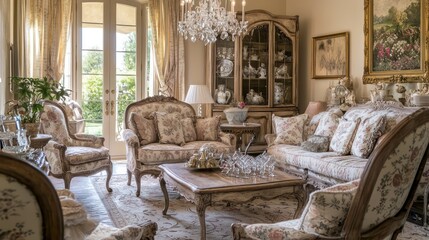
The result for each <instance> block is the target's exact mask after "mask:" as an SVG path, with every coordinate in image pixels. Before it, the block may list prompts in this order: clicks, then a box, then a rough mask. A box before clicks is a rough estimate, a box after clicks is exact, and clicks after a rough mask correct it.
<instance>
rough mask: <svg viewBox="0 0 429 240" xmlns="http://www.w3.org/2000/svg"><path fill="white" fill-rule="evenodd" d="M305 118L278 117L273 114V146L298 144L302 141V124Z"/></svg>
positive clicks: (302, 115)
mask: <svg viewBox="0 0 429 240" xmlns="http://www.w3.org/2000/svg"><path fill="white" fill-rule="evenodd" d="M307 118H308V115H307V114H301V115H298V116H294V117H278V116H275V115H274V114H273V122H274V125H275V127H276V131H277V137H276V139H275V140H274V144H291V145H298V144H300V143H301V142H302V140H303V133H304V124H305V122H306V121H307Z"/></svg>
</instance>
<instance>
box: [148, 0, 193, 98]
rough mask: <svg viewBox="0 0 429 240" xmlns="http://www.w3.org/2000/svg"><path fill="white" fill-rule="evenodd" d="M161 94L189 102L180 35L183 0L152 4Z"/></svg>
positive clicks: (154, 45)
mask: <svg viewBox="0 0 429 240" xmlns="http://www.w3.org/2000/svg"><path fill="white" fill-rule="evenodd" d="M149 12H150V13H149V14H150V21H151V25H152V33H153V36H152V37H153V41H152V42H153V45H152V50H153V53H154V54H153V55H154V58H155V59H154V66H155V77H156V79H157V81H158V94H159V95H164V96H173V97H175V98H177V99H180V100H184V99H185V56H184V54H185V51H184V42H183V37H181V36H180V35H179V33H178V31H177V24H178V21H179V13H180V0H149Z"/></svg>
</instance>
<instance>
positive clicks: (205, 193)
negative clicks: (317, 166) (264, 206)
mask: <svg viewBox="0 0 429 240" xmlns="http://www.w3.org/2000/svg"><path fill="white" fill-rule="evenodd" d="M160 168H161V170H162V172H161V175H160V177H159V181H160V185H161V189H162V193H163V194H164V199H165V203H164V210H163V211H162V214H164V215H166V214H167V210H168V206H169V198H168V193H167V188H166V183H167V184H168V185H169V186H171V187H173V188H174V189H175V190H177V191H178V192H179V194H180V195H182V196H184V197H185V199H186V200H188V201H190V202H192V203H194V204H195V205H196V210H197V213H198V218H199V221H200V231H201V239H206V221H205V210H206V207H207V206H210V205H212V204H213V203H216V202H238V203H245V202H248V201H252V200H254V199H256V198H262V199H264V200H270V199H274V198H277V197H279V196H282V195H285V194H292V195H294V196H295V197H296V199H297V200H298V207H297V209H296V211H295V218H296V217H297V216H299V215H300V214H301V211H302V207H303V205H304V203H305V201H306V192H305V190H304V184H305V180H303V179H301V178H299V177H296V176H293V175H290V174H287V173H285V172H283V171H281V170H278V169H276V170H275V172H274V174H275V176H274V177H268V178H259V177H251V178H247V179H243V178H235V177H228V176H225V175H223V174H222V173H221V171H220V170H190V169H188V168H186V167H185V166H184V163H175V164H163V165H161V166H160Z"/></svg>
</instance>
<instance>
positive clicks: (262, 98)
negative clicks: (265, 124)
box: [242, 24, 270, 105]
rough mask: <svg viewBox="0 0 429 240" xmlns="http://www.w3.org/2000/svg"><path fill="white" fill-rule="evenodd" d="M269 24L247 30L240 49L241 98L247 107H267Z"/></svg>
mask: <svg viewBox="0 0 429 240" xmlns="http://www.w3.org/2000/svg"><path fill="white" fill-rule="evenodd" d="M269 39H270V38H269V24H260V25H257V26H255V27H254V28H252V29H249V30H248V34H247V35H246V36H245V37H244V38H243V49H242V51H243V52H242V56H243V59H242V61H243V62H242V66H243V70H242V78H243V81H242V82H243V84H242V97H243V99H244V101H245V102H246V104H249V105H267V104H268V101H267V97H268V70H267V67H268V66H269V64H268V61H269V54H268V52H269Z"/></svg>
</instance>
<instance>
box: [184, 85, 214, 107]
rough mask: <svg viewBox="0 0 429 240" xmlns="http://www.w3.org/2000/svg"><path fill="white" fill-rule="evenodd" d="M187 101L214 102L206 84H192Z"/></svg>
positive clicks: (190, 102)
mask: <svg viewBox="0 0 429 240" xmlns="http://www.w3.org/2000/svg"><path fill="white" fill-rule="evenodd" d="M185 102H187V103H189V104H197V103H214V101H213V98H212V96H211V94H210V90H209V88H208V87H207V86H206V85H190V86H189V90H188V93H187V94H186V98H185Z"/></svg>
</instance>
